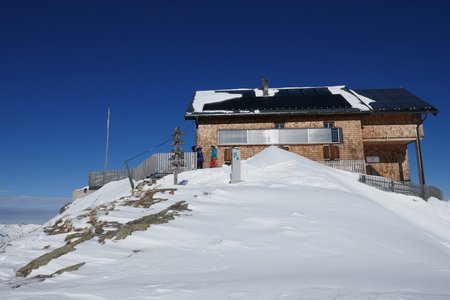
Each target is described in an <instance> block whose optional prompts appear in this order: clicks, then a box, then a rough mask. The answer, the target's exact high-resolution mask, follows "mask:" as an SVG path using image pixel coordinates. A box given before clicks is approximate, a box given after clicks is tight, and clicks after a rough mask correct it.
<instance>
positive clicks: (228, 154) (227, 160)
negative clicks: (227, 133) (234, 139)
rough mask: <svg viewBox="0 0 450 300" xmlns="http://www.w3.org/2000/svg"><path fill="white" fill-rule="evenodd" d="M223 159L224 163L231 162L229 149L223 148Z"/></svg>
mask: <svg viewBox="0 0 450 300" xmlns="http://www.w3.org/2000/svg"><path fill="white" fill-rule="evenodd" d="M223 157H224V160H225V162H231V148H225V149H224V153H223Z"/></svg>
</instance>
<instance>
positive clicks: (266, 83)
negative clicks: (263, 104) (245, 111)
mask: <svg viewBox="0 0 450 300" xmlns="http://www.w3.org/2000/svg"><path fill="white" fill-rule="evenodd" d="M261 89H262V91H263V96H269V79H267V78H263V79H262V87H261Z"/></svg>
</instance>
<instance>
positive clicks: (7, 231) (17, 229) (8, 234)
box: [0, 224, 40, 247]
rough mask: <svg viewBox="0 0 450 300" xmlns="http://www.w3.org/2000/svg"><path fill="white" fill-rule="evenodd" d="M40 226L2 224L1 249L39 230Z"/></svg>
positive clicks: (0, 230) (0, 232)
mask: <svg viewBox="0 0 450 300" xmlns="http://www.w3.org/2000/svg"><path fill="white" fill-rule="evenodd" d="M39 226H40V225H34V224H0V247H1V246H2V245H3V244H5V243H7V242H9V241H11V240H15V239H17V238H19V237H21V236H23V235H24V234H27V233H29V232H31V231H33V230H35V229H37V228H38V227H39Z"/></svg>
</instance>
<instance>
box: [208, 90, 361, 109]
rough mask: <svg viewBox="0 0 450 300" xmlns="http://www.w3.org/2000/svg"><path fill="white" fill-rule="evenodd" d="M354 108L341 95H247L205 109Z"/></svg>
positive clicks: (213, 104) (210, 105) (212, 104)
mask: <svg viewBox="0 0 450 300" xmlns="http://www.w3.org/2000/svg"><path fill="white" fill-rule="evenodd" d="M338 109H345V110H349V109H353V108H352V106H351V105H350V103H348V102H347V101H346V100H345V99H344V97H342V96H341V95H332V94H330V95H301V96H291V95H286V96H279V95H278V94H276V95H275V96H272V97H270V96H269V97H245V96H243V97H242V98H236V99H231V100H227V101H221V102H216V103H211V104H205V105H204V106H203V111H217V110H228V111H235V112H238V111H252V112H253V111H255V110H259V111H261V112H278V111H299V110H338Z"/></svg>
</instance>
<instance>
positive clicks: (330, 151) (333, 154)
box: [323, 145, 340, 160]
mask: <svg viewBox="0 0 450 300" xmlns="http://www.w3.org/2000/svg"><path fill="white" fill-rule="evenodd" d="M339 158H340V156H339V146H336V145H325V146H323V159H324V160H339Z"/></svg>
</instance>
